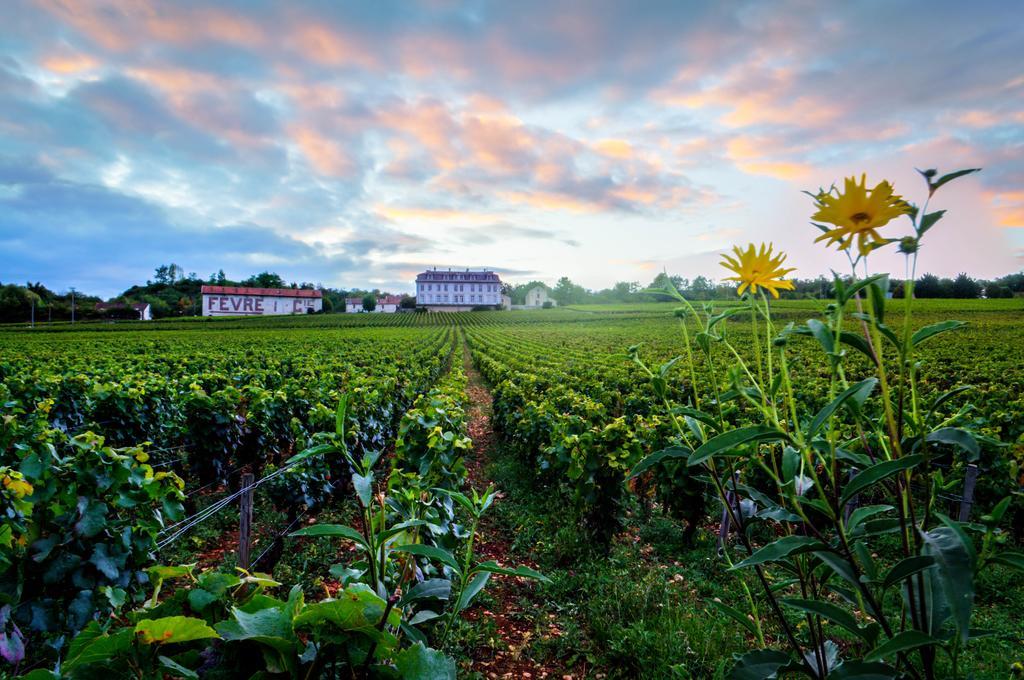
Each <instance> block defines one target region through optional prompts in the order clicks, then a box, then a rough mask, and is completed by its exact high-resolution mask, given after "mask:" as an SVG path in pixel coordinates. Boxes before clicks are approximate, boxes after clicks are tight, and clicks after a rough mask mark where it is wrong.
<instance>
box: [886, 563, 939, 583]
mask: <svg viewBox="0 0 1024 680" xmlns="http://www.w3.org/2000/svg"><path fill="white" fill-rule="evenodd" d="M933 566H935V558H934V557H932V556H931V555H914V556H913V557H908V558H906V559H903V560H900V561H899V562H897V563H896V564H895V565H894V566H893V568H892V569H890V570H889V573H888V574H886V575H885V579H883V581H882V588H883V589H885V588H892V587H893V586H894V585H896V584H898V583H901V582H903V581H904V580H906V579H907V578H908V577H910V576H913V575H914V574H916V573H918V572H921V571H924V570H925V569H930V568H931V567H933Z"/></svg>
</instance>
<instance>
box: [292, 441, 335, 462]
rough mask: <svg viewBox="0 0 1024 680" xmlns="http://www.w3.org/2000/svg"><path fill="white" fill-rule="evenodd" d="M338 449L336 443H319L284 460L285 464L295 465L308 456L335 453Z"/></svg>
mask: <svg viewBox="0 0 1024 680" xmlns="http://www.w3.org/2000/svg"><path fill="white" fill-rule="evenodd" d="M337 450H338V447H337V446H335V445H334V444H317V445H316V446H311V447H309V448H308V449H305V450H303V451H300V452H299V453H296V454H295V455H294V456H292V457H291V458H289V459H288V460H286V461H285V462H284V465H285V466H289V465H294V464H296V463H299V462H301V461H304V460H306V459H307V458H312V457H313V456H322V455H324V454H327V453H334V452H336V451H337Z"/></svg>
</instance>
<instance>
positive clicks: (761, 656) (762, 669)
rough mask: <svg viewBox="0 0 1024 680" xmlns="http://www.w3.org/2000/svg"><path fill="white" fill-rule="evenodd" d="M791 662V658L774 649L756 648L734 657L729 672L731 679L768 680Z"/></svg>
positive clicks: (776, 675)
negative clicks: (733, 662) (734, 660)
mask: <svg viewBox="0 0 1024 680" xmlns="http://www.w3.org/2000/svg"><path fill="white" fill-rule="evenodd" d="M791 663H793V658H792V657H791V656H790V655H789V654H786V653H784V652H780V651H777V650H775V649H758V650H755V651H753V652H747V653H746V654H744V655H743V656H739V657H736V664H735V665H734V666H733V667H732V670H731V671H730V672H729V678H730V679H731V680H768V679H770V678H775V677H778V673H779V670H780V669H782V668H783V667H784V666H788V665H789V664H791Z"/></svg>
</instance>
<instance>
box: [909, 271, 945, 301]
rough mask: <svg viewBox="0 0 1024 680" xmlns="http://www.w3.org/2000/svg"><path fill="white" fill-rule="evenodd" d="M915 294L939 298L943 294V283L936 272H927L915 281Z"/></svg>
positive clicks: (921, 296) (922, 296)
mask: <svg viewBox="0 0 1024 680" xmlns="http://www.w3.org/2000/svg"><path fill="white" fill-rule="evenodd" d="M914 296H915V297H919V298H937V297H941V296H942V283H941V282H940V281H939V277H938V276H936V275H935V274H925V275H924V276H922V277H921V278H919V279H918V280H917V281H915V282H914Z"/></svg>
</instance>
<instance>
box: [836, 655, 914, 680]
mask: <svg viewBox="0 0 1024 680" xmlns="http://www.w3.org/2000/svg"><path fill="white" fill-rule="evenodd" d="M897 677H899V674H898V673H897V672H896V669H895V668H893V667H892V666H890V665H888V664H884V663H881V662H878V661H875V662H867V661H852V660H851V661H844V662H843V663H841V664H839V665H838V666H836V667H835V669H834V670H833V671H832V672H831V673H829V674H828V680H895V678H897Z"/></svg>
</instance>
